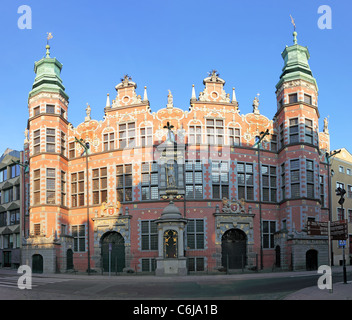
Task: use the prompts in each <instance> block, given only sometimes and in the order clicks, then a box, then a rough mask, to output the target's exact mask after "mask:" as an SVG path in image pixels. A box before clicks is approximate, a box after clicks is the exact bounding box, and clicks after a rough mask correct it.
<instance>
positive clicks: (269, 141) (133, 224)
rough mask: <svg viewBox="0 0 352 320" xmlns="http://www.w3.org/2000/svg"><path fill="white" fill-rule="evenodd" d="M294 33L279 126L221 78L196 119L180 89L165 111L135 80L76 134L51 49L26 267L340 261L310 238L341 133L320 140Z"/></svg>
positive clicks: (42, 64)
mask: <svg viewBox="0 0 352 320" xmlns="http://www.w3.org/2000/svg"><path fill="white" fill-rule="evenodd" d="M293 36H294V43H293V45H291V46H286V48H285V49H284V51H283V52H282V58H283V60H284V67H283V69H282V73H281V75H280V77H279V81H278V83H277V84H276V92H275V93H276V97H277V112H276V113H275V115H271V116H270V117H271V118H268V116H265V115H263V114H262V113H261V110H260V106H259V104H260V101H259V99H258V97H255V98H254V101H253V104H252V105H253V110H252V112H250V113H247V114H242V113H241V112H240V108H239V102H238V101H237V98H236V93H235V89H232V90H230V93H227V92H226V91H225V80H223V79H222V78H220V75H219V74H218V73H217V72H216V71H215V70H213V71H212V72H210V73H209V75H208V76H207V77H206V78H205V79H204V80H203V85H204V87H203V88H202V90H201V91H200V92H199V94H198V95H196V86H193V87H192V88H190V89H192V90H190V91H191V98H190V106H189V110H181V109H179V108H177V107H176V106H174V103H173V96H172V93H171V91H169V93H168V96H167V103H166V107H165V108H163V109H160V110H157V111H155V112H152V110H151V107H150V102H149V100H148V96H147V88H146V87H144V90H143V95H141V94H138V92H137V84H136V83H134V82H133V81H132V79H131V77H129V76H127V75H126V76H124V77H123V78H122V79H121V82H120V83H118V84H117V85H116V87H115V89H116V92H117V94H116V97H115V98H114V99H113V100H111V99H110V95H108V96H107V99H106V104H105V107H104V108H102V113H104V117H103V119H101V120H95V119H91V108H90V106H89V105H87V108H86V114H85V118H84V121H83V122H82V123H81V124H79V125H77V127H74V126H73V125H72V124H71V123H70V121H69V117H68V115H69V97H68V95H67V93H66V90H65V87H64V85H63V82H62V79H61V77H60V74H61V69H62V64H61V63H60V62H59V61H58V60H57V59H56V58H51V57H50V52H49V50H50V46H49V45H48V46H47V53H46V56H45V57H44V58H43V59H41V60H40V61H38V62H36V63H35V73H36V77H35V80H34V84H33V87H32V90H31V91H30V93H29V99H28V112H29V119H28V128H27V129H28V135H27V136H26V142H27V143H25V146H24V148H25V150H26V152H27V153H28V157H29V167H30V169H29V170H30V191H29V196H30V208H29V211H30V212H29V214H30V222H29V230H30V232H29V235H28V237H26V238H25V239H24V244H23V263H24V264H28V265H31V266H32V268H33V271H34V272H55V271H60V272H64V271H66V270H70V269H76V270H81V271H86V270H87V269H88V268H91V269H94V270H96V271H98V272H100V271H105V272H107V271H109V270H110V271H113V272H115V271H116V272H121V271H136V272H155V273H156V274H158V275H163V274H186V273H187V272H193V271H196V272H221V271H224V270H232V269H241V268H243V269H255V268H260V269H262V268H264V269H267V268H270V269H272V268H273V267H276V268H282V269H289V268H292V269H294V270H297V269H316V268H317V267H318V266H319V265H321V264H328V240H327V237H325V236H309V235H307V232H306V222H307V221H308V220H309V219H311V220H315V221H327V219H328V216H329V212H328V201H327V199H326V197H325V195H326V194H327V193H328V180H327V167H326V160H325V153H326V152H327V151H329V141H330V137H329V134H328V132H327V128H324V130H323V131H322V132H320V131H319V118H320V114H319V109H318V87H317V83H316V80H315V78H314V77H313V75H312V71H311V70H310V67H309V64H308V60H309V58H310V55H309V52H308V49H307V48H306V47H303V46H301V45H299V44H297V33H296V32H295V33H294V35H293ZM278 74H279V72H278ZM231 91H232V92H231ZM104 100H105V99H104ZM70 108H71V107H70ZM82 120H83V119H82ZM266 130H268V131H267V132H266ZM256 142H259V143H257V144H256Z"/></svg>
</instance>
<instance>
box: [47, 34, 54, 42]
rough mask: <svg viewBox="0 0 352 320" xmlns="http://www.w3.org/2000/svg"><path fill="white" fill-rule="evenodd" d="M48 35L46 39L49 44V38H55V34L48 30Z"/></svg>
mask: <svg viewBox="0 0 352 320" xmlns="http://www.w3.org/2000/svg"><path fill="white" fill-rule="evenodd" d="M46 34H47V37H46V41H47V44H49V40H50V39H52V38H53V34H52V33H51V32H47V33H46Z"/></svg>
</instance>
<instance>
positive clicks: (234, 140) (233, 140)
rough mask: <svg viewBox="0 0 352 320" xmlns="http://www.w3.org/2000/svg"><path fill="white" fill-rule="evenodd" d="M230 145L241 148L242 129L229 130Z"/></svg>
mask: <svg viewBox="0 0 352 320" xmlns="http://www.w3.org/2000/svg"><path fill="white" fill-rule="evenodd" d="M229 144H230V146H239V145H240V144H241V129H239V128H229Z"/></svg>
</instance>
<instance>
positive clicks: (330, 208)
mask: <svg viewBox="0 0 352 320" xmlns="http://www.w3.org/2000/svg"><path fill="white" fill-rule="evenodd" d="M340 152H341V149H340V150H335V151H331V152H326V153H325V159H326V163H327V166H328V193H329V221H330V223H331V221H332V207H331V206H332V202H331V176H333V175H334V170H330V167H331V162H330V158H331V157H333V156H335V155H336V154H338V153H340ZM329 245H330V250H329V251H330V252H329V255H330V259H329V260H330V266H333V265H334V252H333V247H332V240H330V244H329Z"/></svg>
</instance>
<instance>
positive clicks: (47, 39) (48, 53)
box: [45, 32, 53, 58]
mask: <svg viewBox="0 0 352 320" xmlns="http://www.w3.org/2000/svg"><path fill="white" fill-rule="evenodd" d="M46 34H47V37H46V47H45V48H46V57H47V58H50V45H49V40H51V39H52V38H53V34H52V33H51V32H47V33H46Z"/></svg>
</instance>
